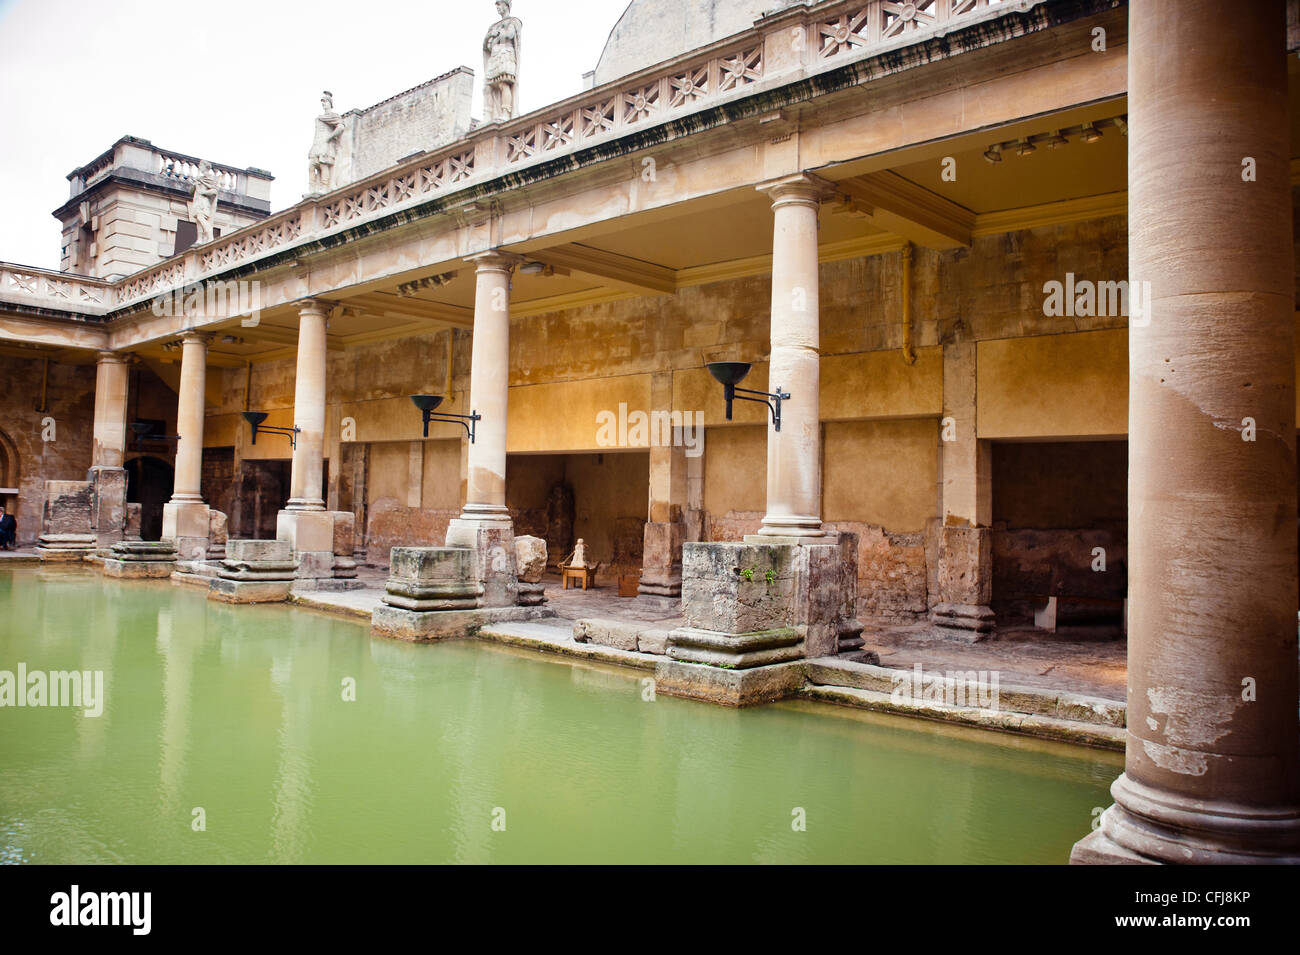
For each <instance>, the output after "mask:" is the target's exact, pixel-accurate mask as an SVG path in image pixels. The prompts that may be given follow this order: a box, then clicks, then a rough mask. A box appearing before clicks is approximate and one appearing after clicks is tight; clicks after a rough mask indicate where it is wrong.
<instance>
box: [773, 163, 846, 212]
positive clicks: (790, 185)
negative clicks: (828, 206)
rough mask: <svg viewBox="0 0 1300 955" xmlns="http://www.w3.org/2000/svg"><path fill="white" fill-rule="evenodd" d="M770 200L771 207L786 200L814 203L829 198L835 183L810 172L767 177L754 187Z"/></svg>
mask: <svg viewBox="0 0 1300 955" xmlns="http://www.w3.org/2000/svg"><path fill="white" fill-rule="evenodd" d="M755 188H756V189H757V190H758V191H759V192H761V193H763V194H764V195H765V196H767V197H768V198H769V199H771V200H772V205H773V207H775V206H777V205H780V204H783V203H787V202H803V203H810V204H813V205H816V204H817V203H820V202H821V201H822V200H823V199H826V198H829V197H830V196H831V195H833V194H834V192H835V184H834V183H833V182H829V181H827V180H825V179H823V178H822V177H821V176H816V175H813V174H812V173H810V172H800V173H795V174H794V175H793V176H782V177H781V178H780V179H769V180H768V181H767V182H764V183H759V185H758V186H756V187H755Z"/></svg>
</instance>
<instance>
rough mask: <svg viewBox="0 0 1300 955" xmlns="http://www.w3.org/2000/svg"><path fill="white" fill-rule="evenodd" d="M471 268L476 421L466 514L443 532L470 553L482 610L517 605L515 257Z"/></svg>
mask: <svg viewBox="0 0 1300 955" xmlns="http://www.w3.org/2000/svg"><path fill="white" fill-rule="evenodd" d="M468 261H470V262H473V263H474V264H475V266H476V268H477V276H476V278H477V285H476V289H475V293H474V342H473V347H472V349H471V358H470V377H469V406H470V410H471V411H473V412H477V413H478V414H479V415H481V416H482V418H481V419H480V420H479V421H478V422H477V424H476V434H475V439H474V443H473V444H471V445H469V446H468V448H467V452H468V470H469V475H468V481H467V484H466V492H465V507H464V508H463V509H462V511H461V514H460V517H458V518H456V519H454V520H453V521H451V522H450V524H449V525H448V527H447V546H448V547H469V548H472V549H474V551H475V552H476V554H477V561H476V565H475V566H476V569H477V574H478V577H479V580H480V582H482V584H483V587H484V594H483V598H482V600H483V603H482V606H485V607H497V606H508V605H512V604H514V602H515V600H516V598H517V584H518V581H517V577H516V576H515V558H514V550H515V548H514V524H513V522H512V521H511V519H510V511H509V510H508V509H507V508H506V423H507V411H508V405H509V394H510V278H511V275H512V274H513V272H514V269H515V266H516V265H518V264H519V262H520V261H521V259H520V257H519V256H517V255H512V254H510V253H506V252H500V251H490V252H483V253H480V254H478V255H474V256H471V257H470V258H469V260H468Z"/></svg>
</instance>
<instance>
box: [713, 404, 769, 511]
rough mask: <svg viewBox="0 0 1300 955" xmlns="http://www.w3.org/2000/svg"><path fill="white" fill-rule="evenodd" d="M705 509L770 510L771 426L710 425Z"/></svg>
mask: <svg viewBox="0 0 1300 955" xmlns="http://www.w3.org/2000/svg"><path fill="white" fill-rule="evenodd" d="M718 390H719V391H721V390H722V388H721V386H719V388H718ZM759 410H760V411H761V410H762V409H761V408H760V409H759ZM704 509H705V510H706V511H708V512H709V513H710V514H713V515H715V516H720V515H723V514H726V513H727V512H728V511H764V510H766V509H767V428H765V427H762V426H751V427H747V428H739V427H731V428H709V430H708V431H707V432H706V433H705V436H704Z"/></svg>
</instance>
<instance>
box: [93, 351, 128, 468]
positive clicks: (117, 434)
mask: <svg viewBox="0 0 1300 955" xmlns="http://www.w3.org/2000/svg"><path fill="white" fill-rule="evenodd" d="M129 373H130V369H129V367H128V365H127V360H126V356H125V355H119V354H118V353H117V352H112V351H102V352H100V353H99V357H98V360H97V361H96V364H95V434H94V439H95V446H94V449H93V450H92V452H91V461H90V466H91V467H95V468H120V467H121V466H122V464H123V462H124V460H125V454H126V404H127V392H128V390H129V380H130V379H129Z"/></svg>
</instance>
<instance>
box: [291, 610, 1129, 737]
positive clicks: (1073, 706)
mask: <svg viewBox="0 0 1300 955" xmlns="http://www.w3.org/2000/svg"><path fill="white" fill-rule="evenodd" d="M331 597H333V598H334V599H330V598H326V599H320V598H319V597H318V596H317V595H315V594H313V593H312V592H310V591H304V592H295V593H293V594H292V595H291V596H290V598H289V602H290V603H291V604H292V605H293V606H297V607H302V608H305V609H310V610H317V611H320V612H323V613H329V614H332V615H334V616H342V617H347V618H349V619H353V620H356V621H357V622H364V621H367V620H369V619H370V611H369V610H368V609H366V608H365V607H363V606H360V605H353V606H348V605H346V604H340V603H338V602H337V597H336V595H331ZM464 639H479V640H486V641H489V642H492V643H498V644H501V645H503V646H508V647H514V648H517V649H522V650H531V651H533V652H537V653H544V654H553V655H560V656H567V657H573V658H575V659H579V660H589V661H594V662H598V663H607V664H612V665H614V666H621V667H627V668H628V669H634V670H648V671H651V672H652V673H653V672H654V671H655V670H656V669H657V668H658V667H659V666H660V665H661V664H662V663H665V662H667V658H666V657H664V656H661V655H659V654H654V653H643V652H641V651H639V650H622V649H618V648H615V647H609V646H604V645H602V644H595V643H579V642H578V641H576V640H574V639H573V632H572V627H571V626H570V622H568V621H563V620H561V619H560V618H547V622H542V621H526V622H518V623H503V624H488V625H485V626H483V627H481V628H479V629H478V630H477V631H476V632H475V633H473V634H467V635H466V637H465V638H464ZM795 666H797V667H798V669H799V670H800V671H801V676H802V679H801V681H799V683H800V685H797V686H795V687H793V688H792V689H791V690H790V691H789V692H788V693H785V694H783V695H782V696H781V697H778V698H777V699H806V700H814V701H817V702H822V703H832V704H835V705H837V706H846V707H850V708H854V709H862V710H871V711H875V712H881V713H893V714H896V715H900V716H910V717H915V718H921V719H928V720H935V721H938V722H944V723H954V724H958V725H962V726H969V727H974V728H978V729H987V730H993V731H996V732H1002V733H1012V734H1015V735H1020V736H1032V737H1036V738H1039V739H1050V740H1054V741H1057V742H1067V743H1076V744H1079V745H1083V746H1091V747H1094V748H1097V749H1106V750H1111V751H1118V752H1123V750H1124V744H1125V738H1126V732H1125V729H1124V720H1125V706H1124V704H1123V703H1119V702H1116V701H1113V700H1106V699H1101V698H1097V697H1087V696H1083V695H1080V694H1071V693H1062V692H1059V691H1052V690H1043V689H1040V688H1037V687H1030V686H1020V685H1015V684H1005V685H1004V686H1002V687H1001V688H1000V692H999V696H1000V698H1001V699H1002V700H1003V701H1004V702H1009V703H1010V704H1011V706H1013V707H1015V708H1014V709H998V710H983V709H978V708H976V707H972V706H957V705H952V704H946V703H940V702H931V701H925V700H895V699H894V698H893V694H892V693H891V692H889V689H888V688H889V687H890V686H891V685H893V682H894V678H895V677H903V676H910V674H911V671H910V670H899V669H893V668H890V667H881V666H873V665H870V664H863V663H855V662H850V661H845V660H840V659H837V658H835V657H819V658H814V659H811V660H804V661H801V662H800V663H798V664H796V665H795ZM775 701H776V699H773V700H770V701H765V702H775ZM711 702H714V703H720V704H722V705H729V704H728V703H727V701H726V700H713V701H711ZM730 705H734V704H730ZM756 705H759V704H756ZM1085 715H1087V716H1090V717H1091V719H1082V718H1079V717H1082V716H1085Z"/></svg>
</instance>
